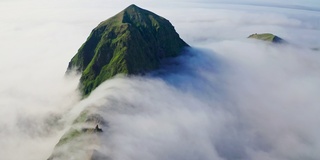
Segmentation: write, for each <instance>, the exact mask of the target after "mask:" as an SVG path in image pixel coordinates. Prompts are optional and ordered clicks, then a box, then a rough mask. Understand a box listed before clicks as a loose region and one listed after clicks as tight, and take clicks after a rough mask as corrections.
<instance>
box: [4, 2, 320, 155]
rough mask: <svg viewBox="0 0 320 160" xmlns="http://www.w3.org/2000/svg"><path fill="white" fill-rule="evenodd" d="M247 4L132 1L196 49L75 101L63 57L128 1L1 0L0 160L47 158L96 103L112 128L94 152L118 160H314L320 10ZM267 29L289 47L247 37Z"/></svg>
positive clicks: (319, 140) (318, 145)
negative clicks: (165, 21)
mask: <svg viewBox="0 0 320 160" xmlns="http://www.w3.org/2000/svg"><path fill="white" fill-rule="evenodd" d="M247 2H248V1H247ZM247 2H246V3H243V4H241V2H237V4H233V3H231V2H230V3H227V4H224V3H212V2H211V3H208V2H196V1H194V2H192V1H188V2H166V3H160V2H157V3H156V4H152V3H150V2H144V1H135V3H137V4H138V5H140V6H141V7H144V8H148V9H150V10H152V11H154V12H156V13H158V14H160V15H162V16H164V17H166V18H168V19H169V20H170V21H171V22H172V23H173V24H174V26H175V27H176V29H177V31H178V32H179V33H180V35H181V37H182V38H183V39H185V40H186V41H187V42H188V43H189V44H190V45H192V46H194V48H193V49H189V50H187V51H185V53H184V55H183V56H181V57H178V58H176V59H173V60H168V61H165V62H164V65H163V68H162V69H161V70H159V71H156V72H154V73H151V74H149V75H146V76H144V77H121V76H120V77H117V78H114V79H112V80H109V81H107V82H105V83H104V84H102V85H101V86H100V87H98V88H97V89H96V91H94V92H93V93H92V95H91V96H90V97H89V98H87V99H85V100H83V101H81V102H79V103H78V95H77V94H78V93H77V92H76V91H75V88H76V86H77V82H78V80H77V77H75V78H64V76H63V74H64V72H65V69H66V67H67V63H68V61H69V60H70V58H71V57H72V56H73V54H75V52H76V50H77V49H78V47H79V46H80V45H81V43H82V42H84V40H85V38H86V37H87V35H88V34H89V32H90V31H91V29H92V28H93V27H95V26H96V25H97V24H98V23H99V22H100V21H102V20H104V19H106V18H107V17H110V16H112V15H114V14H116V13H117V12H118V11H119V10H121V9H122V8H124V7H125V6H127V5H129V3H128V4H125V3H120V2H119V3H116V4H114V2H112V5H111V2H109V1H101V0H96V1H90V2H89V1H85V0H80V1H69V2H62V1H57V2H48V1H43V2H38V1H37V0H33V1H30V2H28V3H26V2H23V1H19V0H15V1H0V4H1V5H0V8H1V10H2V11H7V13H6V14H1V16H0V19H1V20H2V22H3V24H4V27H2V28H1V29H0V34H1V37H3V40H2V43H1V44H0V45H1V47H0V48H1V49H0V51H1V52H0V54H1V56H2V61H1V62H2V63H1V64H0V65H1V67H0V73H1V75H3V76H2V78H1V80H0V81H1V84H2V85H1V87H0V95H1V96H0V97H1V98H0V107H1V108H0V115H1V116H0V136H1V139H0V146H1V150H0V155H1V157H0V159H6V160H15V159H27V160H29V159H30V160H34V159H46V158H47V157H48V156H49V155H50V153H51V151H52V149H53V147H54V145H55V144H56V143H57V142H58V139H59V137H60V136H61V135H62V134H63V132H64V131H65V130H67V129H68V128H69V127H70V126H69V125H68V124H70V122H72V120H73V119H74V118H75V117H76V116H77V115H78V114H79V113H80V111H81V110H82V109H89V110H92V111H94V112H96V113H99V114H101V115H102V116H103V117H104V119H105V121H106V122H107V124H108V125H105V126H104V127H105V128H103V130H104V132H103V133H102V135H101V143H100V146H95V148H96V149H97V150H98V151H99V153H102V154H103V155H104V156H105V157H109V158H111V159H113V160H123V159H125V160H135V159H142V160H158V159H177V160H180V159H181V160H182V159H183V160H194V159H201V160H212V159H216V160H242V159H243V160H248V159H249V160H256V159H259V160H275V159H276V160H297V159H306V160H318V159H319V158H320V154H319V153H320V152H319V151H320V136H319V135H320V129H319V127H318V125H319V123H320V119H319V118H318V117H319V116H318V114H319V113H320V108H319V104H320V99H319V95H320V72H319V71H320V52H319V50H318V49H319V48H320V42H319V41H318V37H319V36H320V28H319V18H320V17H319V12H317V11H310V10H306V8H305V7H301V8H299V5H296V6H295V9H292V7H291V8H290V7H289V8H286V7H282V8H281V7H272V6H275V5H279V4H274V5H269V4H270V3H271V2H269V1H268V6H267V7H266V6H263V4H264V1H259V5H252V4H248V3H247ZM239 3H240V4H239ZM310 3H311V1H310ZM2 4H3V5H2ZM265 4H267V3H265ZM314 4H316V3H314ZM288 5H289V4H288ZM281 6H284V4H281ZM313 8H316V7H315V6H313ZM9 13H11V14H9ZM261 32H271V33H274V34H276V35H278V36H280V37H281V38H284V39H285V40H286V41H287V42H288V44H284V45H277V44H269V43H265V42H260V41H257V40H250V39H247V38H246V37H247V36H248V35H250V34H252V33H261ZM69 110H71V111H69Z"/></svg>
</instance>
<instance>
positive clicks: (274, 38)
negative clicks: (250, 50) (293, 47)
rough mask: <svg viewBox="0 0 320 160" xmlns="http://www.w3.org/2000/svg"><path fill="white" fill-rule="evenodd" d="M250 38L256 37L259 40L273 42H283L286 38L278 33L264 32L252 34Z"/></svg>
mask: <svg viewBox="0 0 320 160" xmlns="http://www.w3.org/2000/svg"><path fill="white" fill-rule="evenodd" d="M248 38H254V39H258V40H263V41H268V42H272V43H283V42H284V40H283V39H282V38H280V37H278V36H276V35H273V34H271V33H262V34H257V33H255V34H252V35H250V36H249V37H248Z"/></svg>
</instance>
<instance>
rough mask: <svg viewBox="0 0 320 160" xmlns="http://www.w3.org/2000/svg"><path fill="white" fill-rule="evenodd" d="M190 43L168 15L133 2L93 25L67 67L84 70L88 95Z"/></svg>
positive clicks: (82, 86)
mask: <svg viewBox="0 0 320 160" xmlns="http://www.w3.org/2000/svg"><path fill="white" fill-rule="evenodd" d="M187 46H189V45H188V44H187V43H186V42H184V41H183V40H182V39H181V38H180V37H179V34H178V33H177V32H176V31H175V29H174V27H173V25H172V24H171V23H170V22H169V21H168V20H167V19H165V18H163V17H161V16H159V15H156V14H155V13H152V12H150V11H148V10H145V9H142V8H139V7H138V6H136V5H134V4H132V5H130V6H129V7H127V8H126V9H124V10H123V11H121V12H120V13H118V14H116V15H115V16H113V17H111V18H109V19H107V20H105V21H103V22H101V23H100V24H99V25H98V26H97V27H96V28H94V29H93V30H92V32H91V34H90V36H89V37H88V39H87V41H86V42H85V43H84V44H83V45H82V46H81V48H80V49H79V50H78V53H77V54H76V55H75V56H74V57H73V58H72V59H71V61H70V63H69V66H68V71H69V70H71V69H77V71H79V72H81V73H82V76H81V79H80V89H81V91H82V93H83V95H89V94H90V93H91V91H93V90H94V89H95V88H96V87H98V86H99V85H100V84H101V83H102V82H104V81H105V80H107V79H110V78H112V77H113V76H115V75H116V74H119V73H120V74H128V75H131V74H143V73H145V72H148V71H152V70H154V69H157V68H158V67H159V66H160V60H161V59H163V58H168V57H175V56H178V55H179V54H180V53H181V51H182V49H183V48H184V47H187Z"/></svg>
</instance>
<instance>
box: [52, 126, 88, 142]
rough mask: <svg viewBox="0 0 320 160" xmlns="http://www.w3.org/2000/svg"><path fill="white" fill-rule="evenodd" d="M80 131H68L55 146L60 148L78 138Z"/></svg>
mask: <svg viewBox="0 0 320 160" xmlns="http://www.w3.org/2000/svg"><path fill="white" fill-rule="evenodd" d="M81 133H82V132H81V131H79V130H76V129H73V128H72V129H70V130H69V131H68V132H67V133H65V134H64V135H63V136H62V137H61V139H60V140H59V142H58V144H57V145H56V146H61V145H63V144H65V143H67V142H69V141H71V140H74V139H75V138H77V137H79V136H80V135H81Z"/></svg>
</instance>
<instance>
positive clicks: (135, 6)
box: [124, 4, 142, 10]
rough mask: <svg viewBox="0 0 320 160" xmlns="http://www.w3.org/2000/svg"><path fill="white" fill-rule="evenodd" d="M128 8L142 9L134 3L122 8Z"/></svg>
mask: <svg viewBox="0 0 320 160" xmlns="http://www.w3.org/2000/svg"><path fill="white" fill-rule="evenodd" d="M128 9H142V8H140V7H138V6H137V5H135V4H131V5H130V6H128V7H127V8H126V9H124V10H128Z"/></svg>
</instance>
